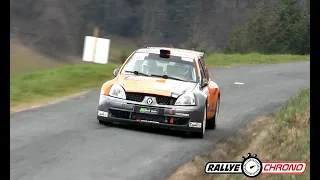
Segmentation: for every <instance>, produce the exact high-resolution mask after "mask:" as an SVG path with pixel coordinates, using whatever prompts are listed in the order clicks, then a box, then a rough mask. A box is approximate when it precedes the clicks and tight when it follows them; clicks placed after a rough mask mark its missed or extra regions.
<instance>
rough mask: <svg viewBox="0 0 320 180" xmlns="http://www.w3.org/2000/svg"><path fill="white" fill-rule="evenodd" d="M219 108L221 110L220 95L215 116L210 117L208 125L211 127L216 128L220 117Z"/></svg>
mask: <svg viewBox="0 0 320 180" xmlns="http://www.w3.org/2000/svg"><path fill="white" fill-rule="evenodd" d="M219 110H220V96H218V99H217V102H216V109H215V114H214V117H213V118H212V119H208V124H207V127H208V128H209V129H215V128H216V121H217V119H218V115H219Z"/></svg>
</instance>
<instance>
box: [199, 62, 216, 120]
mask: <svg viewBox="0 0 320 180" xmlns="http://www.w3.org/2000/svg"><path fill="white" fill-rule="evenodd" d="M200 60H201V62H202V64H203V66H204V71H205V74H206V78H208V89H209V90H208V91H209V96H210V97H209V98H208V100H209V101H210V102H209V104H210V105H209V108H208V109H209V110H210V113H209V115H208V116H209V118H211V117H213V116H214V115H215V109H216V107H215V106H216V102H217V99H218V96H219V87H218V85H217V84H216V83H215V82H214V81H213V80H212V79H211V77H210V75H209V71H208V67H207V65H206V63H205V60H204V58H203V57H202V58H200Z"/></svg>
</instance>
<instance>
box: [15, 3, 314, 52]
mask: <svg viewBox="0 0 320 180" xmlns="http://www.w3.org/2000/svg"><path fill="white" fill-rule="evenodd" d="M309 6H310V0H201V1H192V0H157V1H151V0H70V1H65V0H27V1H19V0H11V1H10V19H11V24H10V37H11V38H14V39H17V40H19V42H21V43H22V44H24V45H25V46H28V47H30V48H33V49H35V50H36V51H38V52H40V53H42V54H45V55H48V56H57V57H64V56H68V55H81V54H82V50H83V41H84V36H86V35H92V31H93V28H94V27H99V28H100V37H105V38H109V37H114V36H115V37H121V38H123V39H130V40H134V41H135V42H136V44H137V47H139V46H142V45H144V44H147V45H169V44H172V45H174V46H175V47H181V48H189V49H198V50H204V51H206V52H210V53H215V52H224V53H249V52H259V53H265V54H270V53H273V54H274V53H278V54H281V53H287V54H309V52H310V7H309Z"/></svg>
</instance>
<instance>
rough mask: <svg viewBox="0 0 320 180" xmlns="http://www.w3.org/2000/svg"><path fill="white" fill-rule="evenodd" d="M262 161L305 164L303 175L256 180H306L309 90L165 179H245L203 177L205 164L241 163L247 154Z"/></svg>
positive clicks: (243, 177) (308, 147) (238, 177)
mask: <svg viewBox="0 0 320 180" xmlns="http://www.w3.org/2000/svg"><path fill="white" fill-rule="evenodd" d="M248 152H250V153H252V154H257V155H258V157H259V158H260V159H261V160H262V161H267V160H272V161H277V160H278V161H281V160H287V161H306V162H307V163H308V166H307V171H306V173H305V174H303V175H265V174H263V175H262V174H260V175H259V176H258V177H257V178H256V179H275V180H277V179H301V180H302V179H310V165H309V164H310V87H307V88H305V89H302V90H301V91H300V92H299V93H298V94H297V95H296V96H295V97H293V98H292V99H291V100H290V101H289V102H288V104H286V105H285V106H284V107H283V108H282V109H281V110H280V111H279V112H278V113H277V114H276V115H274V116H270V117H262V118H259V119H258V120H256V121H254V122H253V123H252V124H250V125H249V126H248V128H246V129H244V130H242V131H240V132H239V134H237V135H236V136H233V137H231V138H229V139H227V140H225V141H221V142H220V143H218V144H217V146H216V147H215V148H214V150H213V151H212V152H210V153H208V154H204V155H200V156H196V157H195V158H194V159H193V160H192V161H191V162H189V163H187V164H185V165H183V166H182V167H180V168H178V169H177V170H176V171H175V172H174V173H173V174H171V176H170V177H169V178H168V179H169V180H180V179H183V180H200V179H201V180H211V179H218V180H224V179H248V178H246V177H245V176H244V175H206V174H205V173H204V166H205V164H206V163H207V162H209V161H242V156H246V155H247V153H248Z"/></svg>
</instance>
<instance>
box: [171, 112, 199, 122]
mask: <svg viewBox="0 0 320 180" xmlns="http://www.w3.org/2000/svg"><path fill="white" fill-rule="evenodd" d="M175 115H178V116H185V117H188V116H189V114H185V113H175ZM200 124H201V123H200Z"/></svg>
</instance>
